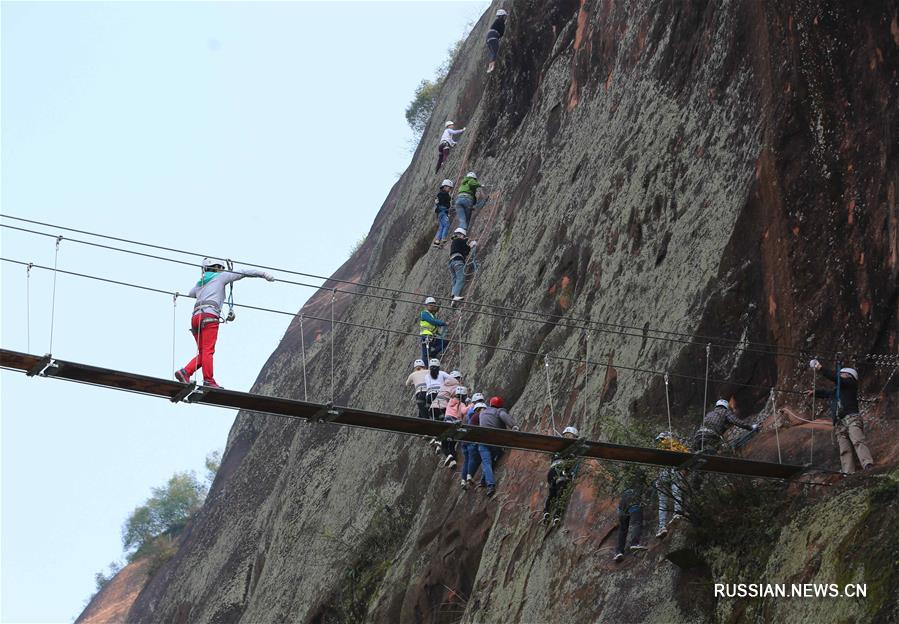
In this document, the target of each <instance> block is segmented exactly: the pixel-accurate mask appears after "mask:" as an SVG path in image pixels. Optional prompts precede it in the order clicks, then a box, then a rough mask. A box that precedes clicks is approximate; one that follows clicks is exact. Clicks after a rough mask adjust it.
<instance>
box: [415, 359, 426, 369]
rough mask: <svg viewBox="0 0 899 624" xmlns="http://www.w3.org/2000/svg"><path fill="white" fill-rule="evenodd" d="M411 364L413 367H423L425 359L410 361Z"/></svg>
mask: <svg viewBox="0 0 899 624" xmlns="http://www.w3.org/2000/svg"><path fill="white" fill-rule="evenodd" d="M412 366H413V367H416V366H421V367H422V368H424V367H425V361H424V360H415V361H414V362H412Z"/></svg>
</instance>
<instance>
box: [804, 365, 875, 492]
mask: <svg viewBox="0 0 899 624" xmlns="http://www.w3.org/2000/svg"><path fill="white" fill-rule="evenodd" d="M809 366H810V367H811V368H812V369H813V370H815V371H820V372H821V374H822V375H823V376H824V377H825V378H827V379H829V380H830V381H832V382H834V384H836V385H835V387H834V389H833V390H823V389H822V390H818V391H816V392H815V396H816V397H820V398H823V399H830V401H831V410H832V413H833V432H834V436H835V437H836V439H837V444H838V445H839V447H840V466H841V469H842V471H843V474H852V473H853V472H855V459H854V458H853V456H852V451H853V449H854V450H855V455H856V456H857V457H858V463H859V464H861V467H862V470H869V469H871V468H872V467H873V466H874V458H873V457H872V456H871V451H870V450H869V449H868V441H867V439H866V438H865V430H864V426H863V424H862V417H861V413H860V411H859V409H858V371H857V370H855V369H854V368H841V369H840V372H839V377H838V376H837V373H835V372H834V371H832V370H828V369H826V368H824V367H822V366H821V363H820V362H819V361H818V360H812V361H811V362H809ZM811 392H812V391H811V390H809V391H808V394H811Z"/></svg>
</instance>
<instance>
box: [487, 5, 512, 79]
mask: <svg viewBox="0 0 899 624" xmlns="http://www.w3.org/2000/svg"><path fill="white" fill-rule="evenodd" d="M507 15H509V14H508V13H507V12H506V10H505V9H500V10H499V11H497V12H496V19H495V20H493V23H492V24H490V30H488V31H487V54H488V55H489V57H490V62H489V63H488V64H487V73H488V74H489V73H490V72H492V71H493V70H494V69H495V68H496V57H497V56H498V55H499V40H500V39H502V38H503V33H505V32H506V16H507Z"/></svg>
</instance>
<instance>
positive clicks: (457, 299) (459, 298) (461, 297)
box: [453, 295, 465, 301]
mask: <svg viewBox="0 0 899 624" xmlns="http://www.w3.org/2000/svg"><path fill="white" fill-rule="evenodd" d="M463 299H465V297H464V296H462V295H454V296H453V301H462V300H463Z"/></svg>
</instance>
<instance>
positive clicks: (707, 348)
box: [699, 343, 712, 453]
mask: <svg viewBox="0 0 899 624" xmlns="http://www.w3.org/2000/svg"><path fill="white" fill-rule="evenodd" d="M711 352H712V344H711V343H709V344H707V345H706V346H705V391H704V392H703V394H702V409H700V410H699V413H700V416H699V419H700V420H699V427H700V429H701V428H702V423H703V421H704V420H705V410H706V407H707V406H708V404H709V356H710V354H711ZM703 451H705V436H703V435H701V436H699V452H700V453H702V452H703Z"/></svg>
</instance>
